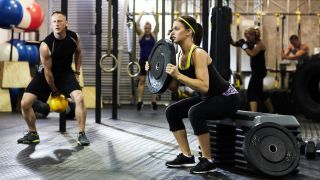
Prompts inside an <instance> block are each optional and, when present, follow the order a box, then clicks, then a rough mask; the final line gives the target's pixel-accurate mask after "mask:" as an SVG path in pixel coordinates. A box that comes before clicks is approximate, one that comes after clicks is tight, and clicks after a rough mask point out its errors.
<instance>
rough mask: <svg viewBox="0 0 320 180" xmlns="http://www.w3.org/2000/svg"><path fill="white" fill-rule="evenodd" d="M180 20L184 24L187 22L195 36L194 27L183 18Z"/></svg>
mask: <svg viewBox="0 0 320 180" xmlns="http://www.w3.org/2000/svg"><path fill="white" fill-rule="evenodd" d="M179 19H180V20H182V21H183V22H185V23H186V24H187V25H188V26H189V27H190V29H191V30H192V32H193V33H194V34H195V33H196V32H195V31H194V29H193V27H192V26H191V25H190V24H189V23H188V21H186V20H185V19H183V18H182V17H179Z"/></svg>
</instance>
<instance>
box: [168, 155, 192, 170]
mask: <svg viewBox="0 0 320 180" xmlns="http://www.w3.org/2000/svg"><path fill="white" fill-rule="evenodd" d="M195 164H196V162H195V161H194V156H191V157H187V156H185V155H183V154H182V153H180V154H179V155H178V156H177V157H176V158H175V159H174V160H172V161H167V162H166V166H168V167H176V168H177V167H192V166H194V165H195Z"/></svg>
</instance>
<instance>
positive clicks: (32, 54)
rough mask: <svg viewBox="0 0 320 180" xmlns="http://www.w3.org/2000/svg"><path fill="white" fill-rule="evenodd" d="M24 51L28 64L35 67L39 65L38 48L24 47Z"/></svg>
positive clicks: (34, 46) (33, 46) (32, 46)
mask: <svg viewBox="0 0 320 180" xmlns="http://www.w3.org/2000/svg"><path fill="white" fill-rule="evenodd" d="M26 50H27V53H28V56H29V64H30V65H35V64H38V63H39V59H40V53H39V48H38V46H36V45H28V44H27V45H26Z"/></svg>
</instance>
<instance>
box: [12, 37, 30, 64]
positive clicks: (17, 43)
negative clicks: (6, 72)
mask: <svg viewBox="0 0 320 180" xmlns="http://www.w3.org/2000/svg"><path fill="white" fill-rule="evenodd" d="M12 44H13V45H14V47H16V48H17V50H18V54H19V57H18V60H19V61H28V60H29V54H28V51H27V47H26V44H25V42H24V41H21V40H19V39H13V40H12Z"/></svg>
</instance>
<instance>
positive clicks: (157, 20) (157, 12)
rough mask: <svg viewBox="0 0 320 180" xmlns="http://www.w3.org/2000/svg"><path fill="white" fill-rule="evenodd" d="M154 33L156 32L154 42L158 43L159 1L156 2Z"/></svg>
mask: <svg viewBox="0 0 320 180" xmlns="http://www.w3.org/2000/svg"><path fill="white" fill-rule="evenodd" d="M156 24H157V26H156V28H157V29H156V32H157V35H156V41H158V32H159V0H156Z"/></svg>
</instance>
